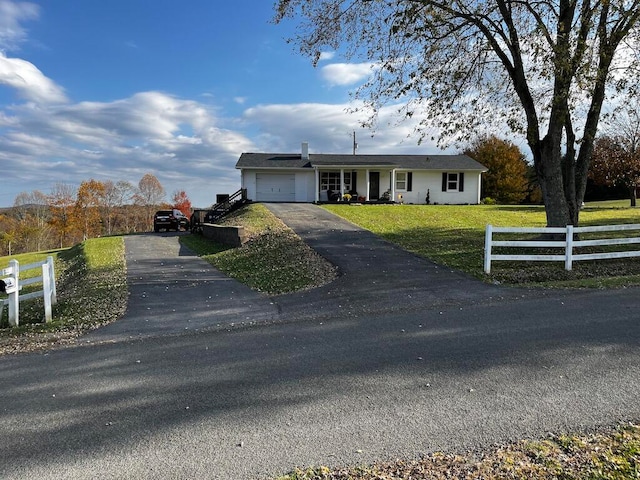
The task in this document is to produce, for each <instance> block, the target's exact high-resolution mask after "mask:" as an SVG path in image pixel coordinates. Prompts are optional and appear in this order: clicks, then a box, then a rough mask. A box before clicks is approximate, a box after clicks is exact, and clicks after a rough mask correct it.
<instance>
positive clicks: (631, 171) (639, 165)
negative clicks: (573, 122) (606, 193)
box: [589, 136, 640, 207]
mask: <svg viewBox="0 0 640 480" xmlns="http://www.w3.org/2000/svg"><path fill="white" fill-rule="evenodd" d="M589 176H590V177H591V179H592V180H593V182H594V183H595V184H596V185H606V186H608V187H615V186H624V187H625V188H626V189H627V191H628V192H629V200H630V205H631V206H632V207H635V206H636V188H637V187H638V186H640V151H639V150H638V145H636V144H635V143H634V142H632V141H629V139H628V138H625V137H622V136H617V137H601V138H598V139H597V140H596V143H595V148H594V150H593V162H592V163H591V167H590V169H589Z"/></svg>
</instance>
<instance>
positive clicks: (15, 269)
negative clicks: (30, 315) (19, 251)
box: [9, 260, 20, 327]
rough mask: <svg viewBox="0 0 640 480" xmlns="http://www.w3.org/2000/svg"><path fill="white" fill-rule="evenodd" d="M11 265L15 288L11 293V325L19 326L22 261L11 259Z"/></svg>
mask: <svg viewBox="0 0 640 480" xmlns="http://www.w3.org/2000/svg"><path fill="white" fill-rule="evenodd" d="M9 267H11V270H12V273H11V276H12V277H13V280H14V284H15V290H14V291H13V292H12V293H10V294H9V325H11V326H13V327H17V326H18V323H19V322H20V284H19V283H18V280H19V278H20V263H19V262H18V261H17V260H10V261H9Z"/></svg>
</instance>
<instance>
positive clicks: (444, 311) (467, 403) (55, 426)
mask: <svg viewBox="0 0 640 480" xmlns="http://www.w3.org/2000/svg"><path fill="white" fill-rule="evenodd" d="M345 228H346V227H345ZM336 230H340V228H338V229H336ZM134 238H139V239H142V240H144V241H145V242H149V243H150V244H156V242H158V243H157V245H159V244H161V242H165V241H169V242H172V241H176V242H177V239H175V238H170V236H153V235H151V236H148V237H134ZM176 245H177V243H176ZM127 247H128V248H129V243H128V244H127ZM154 248H155V247H154ZM183 253H184V252H183ZM378 253H379V252H378ZM376 254H377V253H376ZM182 256H183V257H185V258H191V260H196V259H195V258H193V257H190V256H189V255H182ZM178 257H180V255H178ZM128 260H129V261H130V262H131V261H132V259H131V258H129V259H128ZM149 262H150V265H152V266H154V267H155V265H154V263H153V262H154V261H153V260H149ZM186 263H188V264H190V262H188V261H187V262H186ZM176 265H177V264H176ZM199 265H200V266H201V267H203V270H204V271H206V274H205V273H204V272H203V274H202V275H203V277H202V278H201V279H200V280H199V281H198V282H195V284H194V285H192V286H191V288H194V289H200V288H202V289H207V288H208V289H210V290H213V289H211V286H212V284H215V285H217V283H215V281H214V280H212V277H211V276H210V275H214V274H213V273H210V272H209V271H208V270H207V269H206V268H204V265H202V264H199ZM185 268H186V265H185ZM198 268H199V267H198ZM154 269H155V268H152V269H151V270H154ZM196 270H197V269H196ZM176 271H177V270H176ZM348 271H349V269H343V277H348V276H349V273H345V272H348ZM139 273H141V272H139ZM174 276H175V275H173V274H172V275H169V278H172V277H174ZM142 277H145V275H142ZM341 278H342V277H341ZM140 281H141V283H145V282H144V278H142V279H140ZM342 281H345V280H342ZM206 282H208V283H206ZM229 282H230V283H229V285H230V286H231V288H232V290H233V291H236V290H234V288H235V287H234V286H233V283H234V282H233V281H229ZM147 283H152V282H151V280H149V282H147ZM222 283H224V281H222ZM145 288H147V287H145ZM176 288H177V287H176ZM330 288H331V287H325V292H328V291H331V290H330ZM470 288H472V289H475V288H477V291H476V292H475V293H474V295H472V296H471V297H463V298H462V300H461V301H460V302H447V303H442V302H439V301H438V302H436V303H435V304H433V305H432V306H429V301H425V303H424V304H423V305H422V306H421V307H420V306H419V305H416V307H417V308H415V309H412V308H402V309H390V310H386V309H381V310H380V311H378V310H375V311H369V312H363V311H359V310H358V311H355V312H353V313H352V314H350V315H346V314H345V315H313V316H310V317H303V316H299V317H297V315H298V313H299V312H303V311H304V309H302V308H300V307H295V306H294V305H293V299H292V298H293V297H292V296H286V297H285V298H284V300H285V301H284V302H283V303H280V302H281V301H282V300H283V299H281V298H276V299H267V298H264V297H261V296H257V297H251V296H249V299H250V302H249V304H250V305H255V306H256V307H255V311H257V312H259V315H262V316H263V317H260V318H262V320H263V321H266V322H269V323H268V324H265V323H262V322H256V323H254V324H252V325H250V326H245V327H242V328H233V329H222V328H220V327H217V324H218V323H221V322H224V321H225V319H230V318H235V319H236V321H237V319H238V318H240V315H242V316H244V317H246V316H250V315H248V312H251V311H253V309H252V308H244V309H243V308H242V307H241V308H240V310H239V312H240V314H239V315H237V316H236V313H229V314H222V313H221V312H222V310H221V307H219V306H216V304H215V302H213V301H212V300H213V298H212V299H209V300H211V301H210V303H209V305H210V306H209V309H208V310H211V311H212V312H213V313H212V314H211V315H210V316H209V317H208V318H209V320H208V321H204V320H202V319H201V320H198V321H199V322H203V323H202V324H199V325H200V326H199V327H198V328H200V330H199V331H198V332H196V331H195V329H193V328H191V329H189V330H186V331H183V332H178V330H177V329H176V330H175V331H172V332H171V333H172V334H171V335H165V334H163V328H159V330H158V334H157V335H152V334H150V330H149V328H150V327H148V325H145V327H144V328H145V329H146V330H145V331H146V334H143V335H140V336H134V335H128V336H127V334H126V333H124V332H111V333H109V334H108V335H106V334H105V337H104V338H105V339H107V340H108V341H107V342H100V341H98V339H96V338H94V339H93V340H92V342H93V343H91V344H85V345H84V346H80V347H77V348H70V349H63V350H57V351H52V352H49V353H48V354H30V355H19V356H9V357H4V358H1V359H0V385H1V386H2V388H1V390H0V412H1V416H0V459H1V460H0V478H10V479H14V478H15V479H23V478H24V479H27V478H29V479H31V478H43V479H54V478H55V479H59V478H83V479H84V478H209V479H260V478H269V477H270V476H271V477H273V476H276V475H277V474H282V473H284V472H286V471H288V470H290V469H291V468H292V467H293V466H294V465H300V466H303V465H310V464H316V465H317V464H330V465H340V464H354V463H367V462H371V461H374V460H376V459H393V458H396V456H399V455H400V456H405V457H406V456H408V457H417V456H419V455H420V454H421V453H424V452H431V451H434V450H466V449H468V448H475V447H478V446H487V445H491V444H493V443H496V442H503V441H507V440H509V439H518V438H535V437H539V436H544V435H545V433H546V432H549V431H572V430H584V429H590V428H594V427H597V426H600V425H611V424H614V423H615V422H619V421H624V420H631V419H636V420H637V419H638V418H640V405H639V403H638V402H637V399H638V398H640V382H639V381H638V380H639V379H640V355H638V353H640V350H639V347H640V327H639V326H638V325H639V320H640V318H639V317H640V314H639V313H638V301H637V298H638V290H637V289H627V290H618V291H612V292H605V291H588V292H573V293H568V292H560V293H557V294H550V295H547V296H542V297H540V296H536V295H530V294H529V293H528V292H525V293H523V294H524V297H523V296H522V295H520V296H517V295H513V292H510V291H509V292H508V293H507V294H506V295H505V296H504V300H500V301H496V300H495V294H496V290H495V289H494V288H493V287H491V288H489V290H486V291H485V290H484V288H485V287H483V286H482V285H478V284H474V285H472V286H471V287H470ZM132 291H133V289H132ZM249 295H253V294H251V293H249ZM489 297H491V298H489ZM516 297H517V298H516ZM146 298H149V297H136V296H134V294H133V293H132V297H131V300H130V311H129V314H130V313H131V312H132V311H133V310H131V309H132V308H143V307H142V305H144V302H145V299H146ZM152 298H153V297H152ZM302 298H303V300H302V302H303V303H305V302H306V301H307V300H308V297H307V296H305V297H302ZM474 298H475V299H474ZM207 299H208V298H207ZM272 301H274V306H271V302H272ZM254 302H255V303H254ZM261 302H263V303H261ZM399 303H403V300H400V301H399ZM249 304H244V305H249ZM239 305H241V306H242V305H243V303H242V302H240V301H239ZM326 305H329V304H328V303H326ZM376 305H378V306H381V305H382V302H379V303H377V304H376ZM418 307H419V308H418ZM144 308H146V307H144ZM270 308H271V309H273V310H270V311H269V309H270ZM331 308H337V307H331ZM265 311H269V318H268V319H265V318H264V312H265ZM274 311H275V312H276V314H275V316H274V317H271V315H272V314H273V312H274ZM216 312H217V313H216ZM129 314H128V315H129ZM202 314H203V315H204V314H205V312H204V311H203V312H202ZM205 316H207V315H205ZM187 317H188V316H187ZM280 317H281V318H282V319H283V320H282V321H280V322H279V321H278V318H280ZM296 317H297V318H296ZM203 318H204V317H203ZM147 319H148V320H149V322H146V321H145V322H144V323H145V324H148V323H150V322H151V321H152V318H147ZM187 320H188V318H187ZM294 320H296V321H294ZM274 322H275V323H274ZM214 323H215V325H213V324H214ZM161 324H162V322H160V325H161ZM182 327H184V324H183V325H182ZM129 333H132V330H131V331H129ZM178 333H180V334H178ZM130 337H133V338H130Z"/></svg>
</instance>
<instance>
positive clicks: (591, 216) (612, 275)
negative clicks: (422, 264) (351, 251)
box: [324, 201, 640, 287]
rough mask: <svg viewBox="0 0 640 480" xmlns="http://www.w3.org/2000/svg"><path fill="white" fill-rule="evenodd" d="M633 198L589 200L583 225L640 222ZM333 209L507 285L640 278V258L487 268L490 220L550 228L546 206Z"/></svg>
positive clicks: (618, 282)
mask: <svg viewBox="0 0 640 480" xmlns="http://www.w3.org/2000/svg"><path fill="white" fill-rule="evenodd" d="M627 205H628V201H616V202H606V203H603V204H590V205H586V206H585V208H584V209H583V211H582V213H581V217H580V219H581V220H580V221H581V223H580V224H581V225H583V226H584V225H607V224H620V223H640V209H637V208H629V207H628V206H627ZM324 208H326V209H327V210H329V211H331V212H333V213H335V214H337V215H339V216H341V217H343V218H345V219H347V220H349V221H351V222H353V223H355V224H357V225H360V226H362V227H364V228H366V229H367V230H370V231H372V232H374V233H376V234H377V235H380V236H381V237H383V238H385V239H386V240H388V241H390V242H392V243H395V244H397V245H399V246H401V247H402V248H404V249H406V250H409V251H411V252H414V253H416V254H418V255H420V256H423V257H425V258H429V259H431V260H433V261H435V262H437V263H440V264H442V265H446V266H449V267H452V268H455V269H458V270H462V271H464V272H466V273H468V274H470V275H473V276H475V277H478V278H483V279H485V280H487V281H493V282H500V283H506V284H527V285H534V284H543V285H547V286H550V285H555V286H578V287H604V286H619V285H635V284H639V283H640V261H639V260H635V259H634V260H630V259H622V260H612V261H606V262H604V261H600V262H581V263H579V264H578V263H576V264H575V265H574V270H573V271H571V272H566V271H565V270H564V265H563V264H562V263H558V262H554V263H548V262H545V263H533V262H529V263H528V264H527V263H523V262H518V263H516V262H500V263H497V262H496V263H493V265H492V273H491V275H490V276H486V275H485V274H484V272H483V258H484V233H485V228H486V225H488V224H492V225H494V226H504V227H544V226H545V225H546V217H545V213H544V208H543V207H539V206H506V205H359V206H358V205H325V206H324Z"/></svg>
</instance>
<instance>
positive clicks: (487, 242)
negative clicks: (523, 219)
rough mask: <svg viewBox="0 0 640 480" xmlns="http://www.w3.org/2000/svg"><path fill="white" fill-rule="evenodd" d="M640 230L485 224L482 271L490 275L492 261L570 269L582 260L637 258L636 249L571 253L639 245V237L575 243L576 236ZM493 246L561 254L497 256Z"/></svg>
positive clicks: (634, 227) (633, 227)
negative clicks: (516, 236)
mask: <svg viewBox="0 0 640 480" xmlns="http://www.w3.org/2000/svg"><path fill="white" fill-rule="evenodd" d="M637 230H640V225H639V224H627V225H605V226H600V227H575V228H574V227H573V225H567V226H566V227H531V228H529V227H494V226H492V225H487V229H486V231H485V239H484V271H485V273H491V262H492V261H499V260H512V261H514V260H515V261H529V262H535V261H547V262H564V268H565V270H571V269H572V267H573V262H578V261H581V260H604V259H611V258H630V257H640V251H639V250H625V251H620V252H596V253H581V254H579V253H575V252H574V250H575V249H576V248H580V247H598V246H607V245H632V244H637V243H640V238H639V237H616V238H598V239H590V240H574V235H575V234H581V233H594V232H595V233H599V232H629V231H637ZM494 233H527V234H529V233H533V234H542V235H544V234H555V235H564V240H536V239H532V240H501V241H496V240H493V234H494ZM493 247H526V248H561V249H563V253H562V254H560V253H558V254H540V255H530V254H526V255H525V254H522V255H517V254H514V255H508V254H501V255H496V254H493V253H492V248H493Z"/></svg>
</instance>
